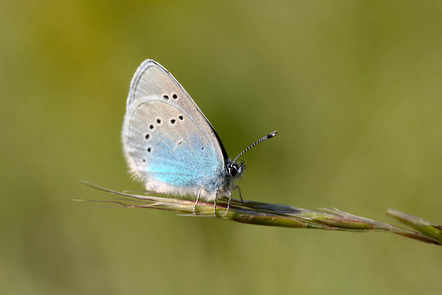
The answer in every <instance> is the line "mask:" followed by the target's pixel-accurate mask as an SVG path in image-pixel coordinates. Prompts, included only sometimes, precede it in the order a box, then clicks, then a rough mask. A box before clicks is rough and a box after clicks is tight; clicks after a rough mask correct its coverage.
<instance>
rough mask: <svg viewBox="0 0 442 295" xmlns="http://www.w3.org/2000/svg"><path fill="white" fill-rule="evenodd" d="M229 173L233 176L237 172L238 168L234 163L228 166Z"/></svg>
mask: <svg viewBox="0 0 442 295" xmlns="http://www.w3.org/2000/svg"><path fill="white" fill-rule="evenodd" d="M229 174H230V176H232V177H235V176H236V175H237V174H238V168H237V167H236V165H235V164H232V165H230V166H229Z"/></svg>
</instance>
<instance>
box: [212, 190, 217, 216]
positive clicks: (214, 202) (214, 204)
mask: <svg viewBox="0 0 442 295" xmlns="http://www.w3.org/2000/svg"><path fill="white" fill-rule="evenodd" d="M217 199H218V191H216V195H215V200H214V201H213V216H215V217H216V201H217Z"/></svg>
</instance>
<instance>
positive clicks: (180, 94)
mask: <svg viewBox="0 0 442 295" xmlns="http://www.w3.org/2000/svg"><path fill="white" fill-rule="evenodd" d="M122 140H123V148H124V152H125V156H126V160H127V162H128V164H129V167H130V170H131V172H132V173H133V174H134V175H135V176H136V178H138V179H140V180H142V181H144V182H145V184H146V188H147V189H148V190H153V191H157V192H160V193H179V194H182V195H184V194H192V195H195V194H196V193H197V192H198V190H199V189H200V188H201V187H204V188H205V189H206V191H208V192H209V193H212V194H213V193H214V192H215V190H216V189H217V188H218V187H219V185H220V182H222V180H220V178H221V177H222V175H223V170H224V165H225V160H226V159H225V156H224V151H223V149H222V147H221V145H220V143H219V141H218V137H217V135H216V132H215V131H214V129H213V127H212V126H211V125H210V123H209V121H208V120H207V119H206V118H205V117H204V115H203V113H202V112H201V111H200V109H199V108H198V106H197V105H196V104H195V102H194V101H193V100H192V99H191V98H190V96H189V95H188V94H187V92H186V91H185V90H184V89H183V88H182V87H181V85H180V84H179V83H178V82H177V81H176V80H175V79H174V78H173V76H172V75H171V74H170V73H169V72H167V70H165V69H164V68H163V67H161V66H160V65H159V64H157V63H156V62H154V61H151V60H146V61H145V62H143V63H142V64H141V66H140V67H139V68H138V70H137V72H136V73H135V76H134V78H133V79H132V82H131V87H130V91H129V97H128V100H127V110H126V115H125V118H124V124H123V132H122Z"/></svg>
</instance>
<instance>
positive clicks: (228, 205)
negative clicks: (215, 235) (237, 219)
mask: <svg viewBox="0 0 442 295" xmlns="http://www.w3.org/2000/svg"><path fill="white" fill-rule="evenodd" d="M230 201H232V193H231V192H229V200H228V201H227V211H226V215H227V213H229V209H230Z"/></svg>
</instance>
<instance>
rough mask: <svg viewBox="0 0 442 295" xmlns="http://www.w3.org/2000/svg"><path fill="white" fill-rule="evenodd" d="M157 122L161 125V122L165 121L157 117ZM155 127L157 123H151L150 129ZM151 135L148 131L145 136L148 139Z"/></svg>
mask: <svg viewBox="0 0 442 295" xmlns="http://www.w3.org/2000/svg"><path fill="white" fill-rule="evenodd" d="M155 122H156V123H157V124H158V125H161V123H162V122H163V121H162V120H161V118H156V120H155ZM154 128H155V125H154V124H150V125H149V129H150V130H153V129H154ZM149 137H150V134H149V133H146V135H145V136H144V138H146V140H148V139H149Z"/></svg>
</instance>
